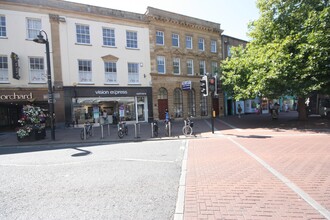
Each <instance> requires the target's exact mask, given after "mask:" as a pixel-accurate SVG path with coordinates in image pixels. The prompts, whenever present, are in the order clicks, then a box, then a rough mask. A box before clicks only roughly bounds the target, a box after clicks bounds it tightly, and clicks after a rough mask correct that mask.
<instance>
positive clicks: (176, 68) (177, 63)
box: [173, 58, 180, 75]
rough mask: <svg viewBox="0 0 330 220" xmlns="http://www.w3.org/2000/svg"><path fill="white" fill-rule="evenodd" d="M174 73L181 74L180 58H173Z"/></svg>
mask: <svg viewBox="0 0 330 220" xmlns="http://www.w3.org/2000/svg"><path fill="white" fill-rule="evenodd" d="M173 74H175V75H179V74H180V58H174V59H173Z"/></svg>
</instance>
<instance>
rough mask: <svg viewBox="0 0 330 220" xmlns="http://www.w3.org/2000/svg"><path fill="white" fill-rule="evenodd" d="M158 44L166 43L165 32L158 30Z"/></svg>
mask: <svg viewBox="0 0 330 220" xmlns="http://www.w3.org/2000/svg"><path fill="white" fill-rule="evenodd" d="M156 44H157V45H164V32H162V31H156Z"/></svg>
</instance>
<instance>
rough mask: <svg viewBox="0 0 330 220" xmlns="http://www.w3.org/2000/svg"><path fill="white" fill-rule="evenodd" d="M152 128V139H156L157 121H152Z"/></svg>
mask: <svg viewBox="0 0 330 220" xmlns="http://www.w3.org/2000/svg"><path fill="white" fill-rule="evenodd" d="M152 127H153V134H154V137H158V122H157V121H153V122H152Z"/></svg>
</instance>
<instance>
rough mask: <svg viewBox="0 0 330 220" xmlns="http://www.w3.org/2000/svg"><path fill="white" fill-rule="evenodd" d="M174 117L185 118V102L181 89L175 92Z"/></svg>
mask: <svg viewBox="0 0 330 220" xmlns="http://www.w3.org/2000/svg"><path fill="white" fill-rule="evenodd" d="M173 107H174V114H175V115H174V117H176V118H182V117H183V101H182V91H181V89H179V88H176V89H175V90H174V103H173Z"/></svg>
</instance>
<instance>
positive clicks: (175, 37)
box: [172, 34, 179, 47]
mask: <svg viewBox="0 0 330 220" xmlns="http://www.w3.org/2000/svg"><path fill="white" fill-rule="evenodd" d="M172 46H173V47H179V35H178V34H172Z"/></svg>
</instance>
